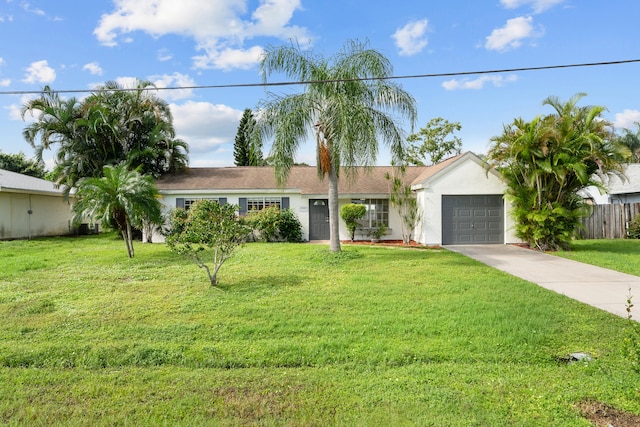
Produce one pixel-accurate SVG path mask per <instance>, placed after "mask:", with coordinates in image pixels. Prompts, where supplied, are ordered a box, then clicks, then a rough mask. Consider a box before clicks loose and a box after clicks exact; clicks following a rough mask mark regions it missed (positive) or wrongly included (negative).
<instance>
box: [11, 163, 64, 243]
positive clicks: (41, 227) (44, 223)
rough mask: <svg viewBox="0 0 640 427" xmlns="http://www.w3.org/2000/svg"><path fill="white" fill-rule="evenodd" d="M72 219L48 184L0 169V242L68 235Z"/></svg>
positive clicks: (59, 195) (61, 200) (54, 187)
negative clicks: (3, 240) (2, 240)
mask: <svg viewBox="0 0 640 427" xmlns="http://www.w3.org/2000/svg"><path fill="white" fill-rule="evenodd" d="M72 218H73V215H72V214H71V206H70V205H69V203H68V202H67V201H66V200H64V197H63V195H62V190H60V189H58V188H56V186H55V185H54V184H53V183H52V182H49V181H46V180H44V179H39V178H34V177H31V176H28V175H23V174H19V173H15V172H10V171H7V170H4V169H0V239H29V238H32V237H41V236H59V235H65V234H71V233H72V227H71V226H72Z"/></svg>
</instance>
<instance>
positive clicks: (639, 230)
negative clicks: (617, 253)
mask: <svg viewBox="0 0 640 427" xmlns="http://www.w3.org/2000/svg"><path fill="white" fill-rule="evenodd" d="M627 237H628V238H629V239H640V215H636V216H635V217H634V218H633V219H632V220H631V222H630V223H629V229H628V230H627Z"/></svg>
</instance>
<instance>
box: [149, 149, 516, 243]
mask: <svg viewBox="0 0 640 427" xmlns="http://www.w3.org/2000/svg"><path fill="white" fill-rule="evenodd" d="M484 165H485V164H484V162H483V161H482V160H481V159H480V158H479V157H477V156H476V155H475V154H473V153H471V152H467V153H465V154H462V155H459V156H456V157H453V158H451V159H448V160H445V161H443V162H441V163H439V164H437V165H434V166H425V167H417V166H416V167H408V168H407V170H406V173H405V182H407V183H408V184H411V185H412V188H413V189H414V191H415V193H416V197H417V200H418V203H419V206H420V211H421V217H422V219H421V221H420V223H419V224H418V226H417V227H416V230H415V232H414V240H416V241H417V242H419V243H422V244H427V245H441V244H469V243H515V242H518V240H517V239H516V238H515V236H514V234H513V232H512V224H511V223H510V220H509V215H508V214H507V205H506V204H505V202H504V200H503V197H502V195H503V193H504V189H505V185H504V183H503V182H502V181H501V179H500V178H499V176H498V174H497V173H495V172H494V171H486V170H485V167H484ZM356 171H357V172H356V173H355V174H353V176H348V175H347V174H346V173H344V171H343V173H342V174H341V176H340V183H339V193H340V196H339V197H340V199H339V204H340V206H342V205H344V204H347V203H362V204H365V205H366V206H367V218H365V220H364V221H363V229H365V230H366V229H368V228H375V226H376V224H380V223H381V224H384V225H386V226H387V227H388V230H387V235H386V236H385V237H384V238H386V239H390V240H399V239H401V238H402V233H401V219H400V216H399V214H398V212H397V211H396V210H395V209H394V208H393V206H391V205H390V203H389V190H390V185H389V181H388V180H387V179H386V176H387V174H388V173H390V172H391V171H392V168H391V167H389V166H378V167H373V168H368V169H367V168H356ZM157 186H158V190H159V191H160V193H161V194H162V196H163V198H164V200H163V203H164V205H165V211H169V210H171V209H173V208H176V207H181V208H185V209H188V208H189V206H190V205H191V203H193V202H194V201H196V200H198V199H214V200H218V201H219V202H220V203H232V204H235V205H238V206H239V213H240V214H241V215H244V214H246V213H247V212H248V211H251V210H260V209H263V208H264V207H267V206H271V205H277V206H279V207H281V208H283V209H286V208H291V209H292V210H293V211H294V212H295V213H296V214H297V216H298V218H299V219H300V222H301V223H302V226H303V236H304V239H305V240H328V239H329V223H328V217H329V206H328V200H327V186H328V183H327V182H326V181H321V180H320V179H319V178H318V174H317V171H316V168H315V167H310V166H294V167H293V168H292V169H291V173H290V175H289V179H288V181H287V183H286V184H285V185H284V186H283V187H281V188H278V187H277V185H276V181H275V174H274V171H273V168H271V167H224V168H191V169H188V170H186V171H185V172H183V173H181V174H178V175H170V176H165V177H163V178H162V179H160V180H159V181H157ZM357 237H360V238H365V236H364V235H363V234H362V233H360V235H357ZM348 238H349V235H348V232H347V230H346V228H345V226H344V222H343V221H342V220H341V221H340V239H342V240H345V239H348ZM153 240H154V241H162V240H163V239H162V236H160V235H155V236H154V239H153Z"/></svg>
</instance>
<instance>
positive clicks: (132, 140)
mask: <svg viewBox="0 0 640 427" xmlns="http://www.w3.org/2000/svg"><path fill="white" fill-rule="evenodd" d="M151 89H153V85H152V84H151V83H150V82H148V81H138V82H137V85H136V87H135V88H134V89H133V90H125V88H124V87H122V86H120V85H119V84H118V83H115V82H107V83H106V84H105V85H104V86H100V87H98V88H97V89H96V91H95V92H93V93H92V94H91V95H89V96H88V97H87V98H85V99H83V100H81V101H79V100H77V99H76V98H69V99H62V98H60V96H59V94H58V93H57V92H55V91H54V90H52V89H51V88H49V87H48V86H47V87H45V88H44V90H43V92H42V95H41V96H40V97H39V98H36V99H32V100H30V101H28V102H27V103H26V104H25V105H24V107H23V108H22V116H23V118H24V117H25V116H26V115H27V114H31V115H35V116H36V121H35V122H34V123H32V124H30V125H28V126H27V127H26V128H25V129H24V131H23V135H24V137H25V139H26V140H27V142H29V144H31V146H32V147H33V148H34V149H35V153H36V158H37V159H38V160H42V157H43V152H44V150H49V149H53V148H55V147H57V152H56V155H55V166H54V169H53V171H52V177H53V178H54V179H55V180H56V182H57V183H58V184H61V185H63V186H64V189H65V191H66V192H67V193H68V192H69V190H70V189H71V188H72V187H74V186H75V185H76V183H77V182H78V181H79V180H80V179H82V178H85V177H99V176H101V175H102V170H103V167H104V166H105V165H116V164H120V163H122V162H126V163H127V164H128V166H129V169H131V170H135V169H138V168H140V172H141V173H142V174H145V175H147V174H148V175H151V176H153V177H155V178H157V177H160V176H161V175H163V174H167V173H172V172H175V171H178V170H180V169H183V168H184V167H186V165H187V162H188V158H187V152H188V147H187V144H186V143H185V142H184V141H182V140H180V139H176V138H175V131H174V128H173V123H172V120H173V119H172V116H171V111H170V109H169V105H168V104H167V103H166V102H165V101H164V100H162V99H160V98H158V97H156V96H155V95H153V94H152V93H151V92H150V90H151Z"/></svg>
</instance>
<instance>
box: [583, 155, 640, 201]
mask: <svg viewBox="0 0 640 427" xmlns="http://www.w3.org/2000/svg"><path fill="white" fill-rule="evenodd" d="M603 184H604V186H605V187H606V191H605V192H604V193H600V191H599V190H598V189H597V188H595V187H588V188H586V189H585V190H583V191H582V192H581V194H582V195H583V197H585V198H588V199H590V200H591V201H592V202H593V203H594V204H596V205H606V204H625V203H640V163H631V164H628V165H626V166H625V167H624V171H623V176H622V177H619V176H616V175H611V176H608V177H606V178H604V181H603Z"/></svg>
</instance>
